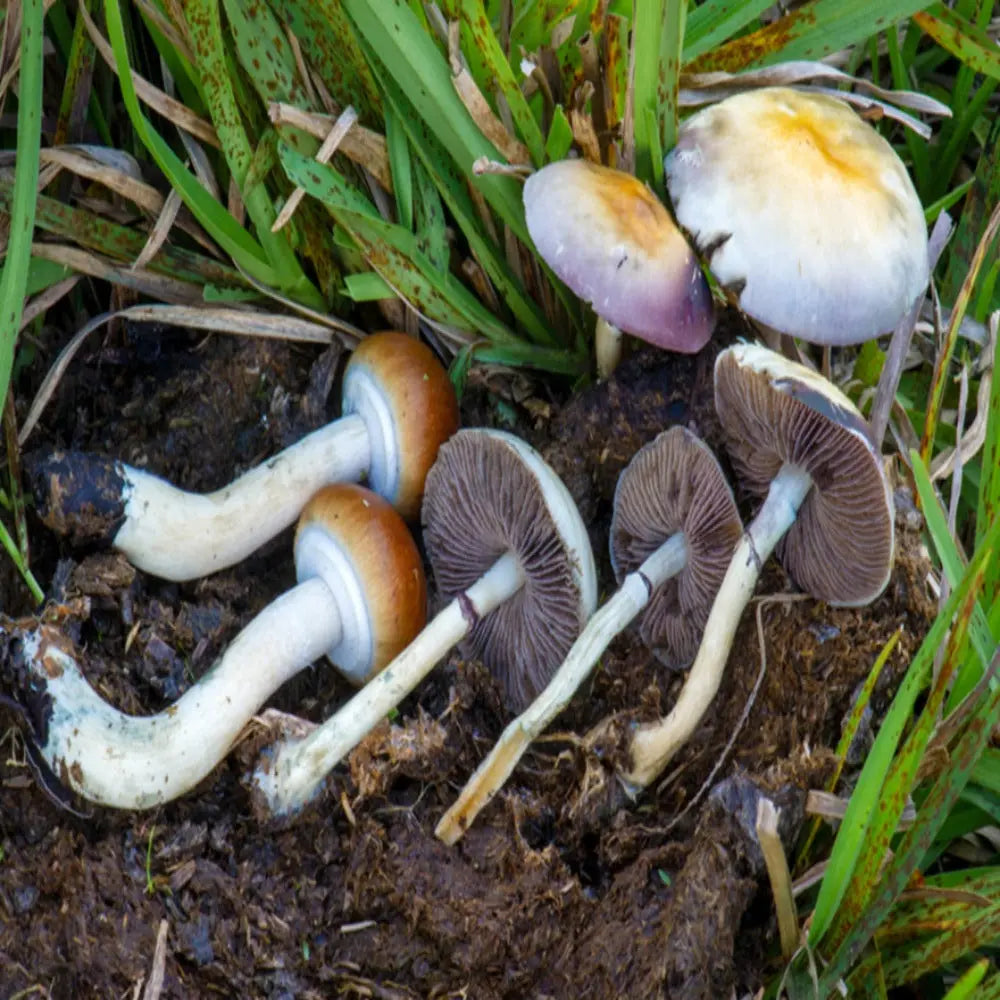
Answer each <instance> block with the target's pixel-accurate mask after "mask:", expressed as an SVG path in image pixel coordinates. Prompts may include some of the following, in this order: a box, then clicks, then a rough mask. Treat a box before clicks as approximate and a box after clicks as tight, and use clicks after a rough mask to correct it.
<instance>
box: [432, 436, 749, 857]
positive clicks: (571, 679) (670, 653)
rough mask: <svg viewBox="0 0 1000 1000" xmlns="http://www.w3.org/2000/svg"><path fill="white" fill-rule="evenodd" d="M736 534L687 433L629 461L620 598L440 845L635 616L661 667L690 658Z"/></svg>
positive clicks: (469, 796)
mask: <svg viewBox="0 0 1000 1000" xmlns="http://www.w3.org/2000/svg"><path fill="white" fill-rule="evenodd" d="M741 530H742V526H741V524H740V517H739V513H738V512H737V510H736V501H735V500H734V499H733V494H732V491H731V490H730V488H729V485H728V483H727V482H726V479H725V476H724V475H723V474H722V470H721V469H720V468H719V463H718V462H717V461H716V459H715V456H714V455H713V454H712V453H711V451H709V449H708V448H707V447H706V446H705V444H704V443H703V442H702V441H701V440H700V439H699V438H698V437H696V436H695V435H694V434H692V433H691V432H690V431H688V430H685V429H684V428H681V427H673V428H671V429H670V430H667V431H664V432H663V433H662V434H660V435H659V436H658V437H656V438H655V439H654V440H653V441H651V442H650V443H649V444H647V445H645V446H644V447H643V448H641V449H640V450H639V451H638V452H637V453H636V454H635V456H634V457H633V459H632V461H631V462H630V463H629V464H628V466H627V467H626V469H625V471H624V472H623V473H622V475H621V478H620V479H619V480H618V486H617V488H616V490H615V499H614V513H613V515H612V520H611V564H612V567H613V569H614V572H615V578H616V579H617V581H618V583H619V585H620V589H619V590H618V591H617V592H616V593H615V594H614V596H613V597H611V598H610V599H609V600H608V602H607V603H606V604H605V605H604V607H602V608H601V609H600V610H599V611H598V612H597V613H596V614H595V615H594V616H593V617H592V618H591V619H590V621H589V622H588V623H587V626H586V628H584V630H583V632H581V634H580V636H579V638H578V639H577V641H576V642H575V643H574V644H573V648H572V649H571V650H570V651H569V655H568V656H567V657H566V659H565V660H564V661H563V663H562V666H560V667H559V669H558V670H557V671H556V673H555V675H554V676H553V678H552V680H551V681H549V684H548V687H546V689H545V690H544V691H543V692H542V693H541V695H539V697H538V698H536V699H535V701H534V702H532V704H531V706H530V707H529V708H528V709H527V711H525V712H524V713H523V714H521V715H520V716H518V717H517V718H516V719H515V720H514V721H513V722H511V723H510V725H508V726H507V728H506V729H505V730H504V732H503V735H502V736H501V737H500V740H499V742H498V743H497V744H496V746H495V747H494V748H493V750H492V751H491V752H490V754H489V756H488V757H486V759H485V760H484V761H483V762H482V764H481V765H480V766H479V768H478V769H477V770H476V772H475V774H473V775H472V777H471V778H470V779H469V781H468V782H467V783H466V785H465V787H464V788H463V789H462V792H461V794H460V795H459V797H458V799H457V800H456V801H455V803H454V804H453V805H452V806H451V808H450V809H449V810H448V811H447V812H446V813H445V814H444V816H443V817H442V818H441V821H440V823H438V826H437V829H436V831H435V833H436V834H437V836H438V837H439V838H440V839H441V840H443V841H444V842H445V843H446V844H454V843H455V841H456V840H458V839H459V838H460V837H461V836H462V834H463V833H464V832H465V831H466V830H467V829H468V828H469V826H470V825H471V823H472V822H473V820H474V819H475V818H476V816H477V815H478V814H479V812H480V811H481V810H482V808H483V807H484V806H485V805H486V804H487V803H488V802H489V801H490V800H491V799H492V798H493V796H494V795H496V793H497V792H498V791H499V790H500V788H501V787H503V784H504V782H505V781H506V780H507V778H509V777H510V775H511V774H512V773H513V770H514V767H515V766H516V765H517V762H518V761H519V760H520V759H521V756H522V754H523V753H524V752H525V750H527V749H528V745H529V744H530V743H531V741H532V740H534V739H535V738H536V737H538V736H539V735H540V734H541V733H542V732H543V731H544V730H545V728H546V727H547V726H548V725H549V723H550V722H551V721H552V720H553V719H554V718H555V717H556V715H558V714H559V712H561V711H562V710H563V709H564V708H565V707H566V705H567V704H568V703H569V700H570V698H572V696H573V694H574V692H575V691H576V690H577V688H578V687H579V686H580V685H581V684H582V683H583V681H584V680H585V679H586V677H587V676H588V674H589V673H590V671H591V669H592V668H593V665H594V664H595V663H596V662H597V660H598V659H599V658H600V655H601V653H603V652H604V650H605V649H606V648H607V646H608V644H609V643H610V642H611V640H612V639H614V637H615V636H616V635H617V634H618V633H619V632H620V631H621V630H622V629H623V628H625V626H626V625H628V623H629V622H631V621H632V620H633V619H634V618H635V616H636V615H638V614H639V613H640V612H643V617H642V623H641V627H640V634H641V635H642V638H643V640H644V641H645V642H646V644H647V645H648V646H650V647H652V648H653V649H654V650H655V651H656V652H657V655H659V656H660V657H661V658H662V659H666V660H667V661H668V662H670V663H671V664H680V663H684V662H686V661H689V660H690V659H691V657H692V656H694V653H695V650H696V649H697V648H698V641H699V639H700V637H701V629H702V627H703V626H704V624H705V619H706V618H707V617H708V611H709V608H710V607H711V605H712V599H713V597H714V596H715V592H716V590H717V589H718V587H719V584H720V583H721V582H722V577H723V575H724V574H725V571H726V567H727V566H728V565H729V560H730V558H731V556H732V554H733V549H734V548H735V546H736V543H737V541H738V540H739V537H740V533H741ZM644 609H645V610H644Z"/></svg>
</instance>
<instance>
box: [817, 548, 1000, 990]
mask: <svg viewBox="0 0 1000 1000" xmlns="http://www.w3.org/2000/svg"><path fill="white" fill-rule="evenodd" d="M988 537H990V540H991V541H993V542H995V541H996V540H997V539H998V538H1000V532H994V531H992V530H991V532H990V536H988ZM992 553H993V549H992V548H991V547H986V548H984V549H983V550H982V551H981V552H977V555H976V558H975V559H974V560H973V564H975V563H977V562H981V561H982V559H983V557H985V556H992ZM938 620H939V621H940V620H941V619H940V617H939V619H938ZM935 624H937V623H935ZM998 661H1000V652H998V655H997V657H996V658H994V661H993V662H992V663H991V669H993V670H995V669H996V667H997V664H998ZM998 722H1000V686H994V687H993V689H992V690H990V691H988V693H987V694H986V695H985V696H984V698H983V699H982V700H981V702H980V704H979V705H978V706H977V709H976V712H975V714H974V715H973V717H972V718H971V719H970V721H969V723H968V724H967V725H966V727H965V729H964V730H963V731H962V734H961V736H960V738H959V739H958V742H957V744H956V746H955V748H954V750H953V751H952V754H951V767H950V768H949V769H948V770H947V771H945V772H944V773H942V774H941V775H939V776H938V778H937V779H936V780H935V782H934V784H933V785H932V787H931V789H930V791H929V793H928V795H927V798H926V799H925V800H924V802H923V804H922V806H921V808H920V811H919V812H918V814H917V820H916V821H915V822H914V823H913V825H912V826H911V827H910V828H909V829H908V830H907V831H906V832H905V833H904V834H903V836H902V839H901V841H900V843H899V845H898V846H897V849H896V853H895V856H894V859H893V861H892V863H891V864H890V865H889V867H888V869H887V870H886V873H885V875H884V876H883V878H882V881H881V883H880V885H879V889H878V891H877V893H876V894H875V896H874V897H873V899H872V901H871V904H870V905H869V907H868V908H867V910H866V912H865V914H864V916H863V918H862V919H861V920H859V921H858V922H857V923H856V924H855V926H854V927H853V928H852V929H851V931H850V933H849V934H848V936H847V937H846V938H845V940H844V942H843V944H842V945H841V946H840V948H838V950H837V951H836V952H835V953H834V955H833V956H832V958H831V959H830V963H829V965H828V966H827V967H826V968H825V969H824V971H823V974H822V977H821V979H820V995H821V996H826V995H827V993H828V992H829V991H832V990H833V989H835V988H836V983H837V982H838V980H839V979H840V978H841V977H842V976H843V975H844V973H845V972H846V970H847V969H848V968H850V966H851V964H852V963H853V962H854V961H856V960H857V957H858V956H859V955H860V954H861V951H862V950H863V949H864V947H865V946H866V944H867V943H868V942H869V941H870V940H871V937H872V935H873V934H874V932H875V930H876V929H877V928H878V927H879V926H880V925H881V924H882V923H883V922H884V920H885V918H886V915H887V913H888V911H889V908H890V907H891V906H892V905H893V903H894V902H895V901H896V900H897V899H898V898H899V895H900V893H901V892H902V891H903V890H904V889H905V888H906V886H907V884H908V883H909V881H910V879H911V878H912V876H913V874H914V873H915V872H916V871H917V870H918V866H919V864H920V862H921V859H922V858H923V857H924V855H925V854H926V852H927V850H928V849H929V848H930V846H931V844H932V843H933V841H934V838H935V836H936V834H937V831H938V830H939V828H940V827H941V825H942V824H943V823H944V821H945V820H946V819H947V817H948V815H949V813H950V812H951V810H952V808H953V807H954V805H955V803H956V802H957V801H958V798H959V796H960V795H961V793H962V790H963V789H964V788H965V785H966V783H967V782H968V780H969V778H970V777H971V775H972V772H973V769H974V767H975V764H976V761H977V760H978V759H979V757H980V756H981V755H982V752H983V750H984V748H985V747H986V746H987V745H988V744H989V741H990V738H991V734H992V732H993V730H994V727H995V726H996V725H997V724H998Z"/></svg>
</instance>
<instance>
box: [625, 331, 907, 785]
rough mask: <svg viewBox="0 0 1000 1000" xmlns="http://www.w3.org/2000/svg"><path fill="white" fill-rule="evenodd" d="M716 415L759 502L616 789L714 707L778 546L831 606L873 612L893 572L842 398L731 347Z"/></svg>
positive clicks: (862, 433) (867, 471) (876, 467)
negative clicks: (690, 657)
mask: <svg viewBox="0 0 1000 1000" xmlns="http://www.w3.org/2000/svg"><path fill="white" fill-rule="evenodd" d="M715 406H716V410H717V412H718V415H719V420H720V422H721V423H722V427H723V430H724V431H725V433H726V437H727V443H728V447H729V451H730V455H731V457H732V461H733V465H734V466H735V468H736V469H737V471H738V473H739V474H740V476H741V477H743V479H744V482H745V483H746V485H747V487H748V488H749V489H750V490H752V491H753V492H756V493H759V494H766V496H765V500H764V503H763V505H762V506H761V508H760V510H759V511H758V512H757V516H756V517H755V518H754V520H753V521H752V522H751V523H750V524H749V525H748V527H747V529H746V531H745V532H744V533H743V538H742V539H741V540H740V543H739V545H738V546H737V548H736V552H735V554H734V556H733V559H732V562H731V563H730V564H729V567H728V569H727V570H726V575H725V578H724V579H723V581H722V585H721V586H720V588H719V591H718V593H717V595H716V597H715V601H714V603H713V605H712V610H711V612H710V613H709V616H708V621H707V622H706V624H705V632H704V637H703V639H702V642H701V645H700V647H699V648H698V655H697V656H696V657H695V661H694V664H693V665H692V667H691V671H690V673H689V674H688V677H687V680H686V681H685V684H684V686H683V688H682V689H681V692H680V694H679V696H678V698H677V702H676V704H675V705H674V707H673V709H672V710H671V711H670V713H669V715H667V716H666V717H664V718H663V719H660V720H659V721H657V722H654V723H649V724H646V725H642V726H640V727H639V728H638V729H637V730H636V731H635V733H634V734H633V738H632V745H631V750H630V752H631V768H630V771H629V773H628V774H627V775H626V776H625V777H626V779H627V780H628V781H629V782H631V783H632V784H633V785H634V786H636V787H645V786H646V785H648V784H649V783H650V782H651V781H652V780H653V779H654V778H655V777H656V776H657V775H658V774H659V773H660V772H661V771H662V769H663V767H664V766H665V765H666V764H667V762H668V761H669V760H670V759H671V757H673V755H674V754H675V753H676V752H677V750H678V749H679V748H680V747H681V746H682V745H683V744H684V742H685V741H686V740H687V738H688V737H689V736H690V735H691V733H692V732H694V730H695V728H696V727H697V725H698V723H699V722H700V720H701V718H702V716H703V715H704V713H705V711H706V709H707V708H708V705H709V704H710V702H711V700H712V698H714V697H715V693H716V691H718V688H719V683H720V681H721V679H722V674H723V670H724V668H725V664H726V659H727V658H728V656H729V650H730V647H731V646H732V642H733V637H734V635H735V633H736V627H737V625H738V624H739V620H740V617H741V615H742V612H743V609H744V608H745V607H746V605H747V603H748V602H749V600H750V598H751V596H752V594H753V591H754V587H755V586H756V583H757V578H758V576H759V575H760V571H761V567H762V566H763V564H764V563H765V562H766V560H767V558H768V556H770V554H771V553H772V552H773V551H774V549H775V547H776V546H778V547H779V551H780V554H781V557H782V559H783V562H784V564H785V566H786V568H787V569H788V571H789V572H790V573H791V575H792V577H793V578H794V579H795V581H796V582H797V583H798V584H799V586H801V587H804V588H805V589H807V590H808V591H809V592H810V593H812V594H813V596H815V597H818V598H820V599H822V600H825V601H827V602H829V603H831V604H840V605H848V606H855V605H862V604H867V603H869V602H870V601H873V600H874V599H875V598H876V597H877V596H878V595H879V594H880V593H881V592H882V590H883V589H884V588H885V586H886V584H887V583H888V581H889V574H890V571H891V569H892V555H893V506H892V494H891V492H890V490H889V486H888V483H887V482H886V478H885V474H884V472H883V469H882V459H881V456H880V455H879V453H878V451H877V450H876V448H875V445H874V444H873V443H872V440H871V437H870V433H869V431H868V426H867V424H866V423H865V420H864V418H863V417H862V416H861V414H860V413H859V412H858V410H857V409H856V408H855V406H854V404H853V403H852V402H851V401H850V400H849V399H848V398H847V396H845V395H844V394H843V393H842V392H841V391H840V390H839V389H838V388H837V387H836V386H834V385H833V384H831V383H830V382H827V381H826V379H824V378H821V377H820V376H819V375H817V374H816V373H815V372H813V371H811V370H810V369H808V368H806V367H804V366H803V365H799V364H796V363H795V362H792V361H788V360H786V359H785V358H783V357H782V356H781V355H780V354H776V353H775V352H774V351H770V350H768V349H767V348H765V347H760V346H758V345H756V344H737V345H735V346H733V347H730V348H728V349H727V350H725V351H723V352H722V353H721V354H720V355H719V357H718V359H717V360H716V365H715Z"/></svg>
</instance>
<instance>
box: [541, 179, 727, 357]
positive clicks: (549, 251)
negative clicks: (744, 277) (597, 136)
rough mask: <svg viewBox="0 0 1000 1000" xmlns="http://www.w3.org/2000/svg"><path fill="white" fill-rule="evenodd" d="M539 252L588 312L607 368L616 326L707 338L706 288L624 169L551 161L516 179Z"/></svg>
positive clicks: (652, 202) (682, 242)
mask: <svg viewBox="0 0 1000 1000" xmlns="http://www.w3.org/2000/svg"><path fill="white" fill-rule="evenodd" d="M524 210H525V221H526V223H527V226H528V232H529V233H530V235H531V238H532V240H533V241H534V243H535V247H536V248H537V250H538V252H539V254H541V256H542V259H543V260H544V261H545V263H546V264H548V265H549V267H551V268H552V270H553V271H554V272H555V273H556V274H557V275H558V277H559V278H560V279H561V280H562V281H563V282H565V284H566V285H567V286H568V287H569V288H570V289H571V290H572V291H573V292H575V293H576V294H577V295H579V296H580V298H582V299H583V300H584V301H586V302H588V303H590V305H591V306H592V307H593V309H594V312H595V313H596V314H597V317H598V326H597V332H596V345H597V364H598V371H599V373H600V374H601V375H607V374H609V372H610V370H611V369H613V368H614V366H615V363H616V362H617V358H618V354H619V353H620V346H619V343H618V342H619V340H620V337H621V331H625V332H626V333H631V334H634V335H635V336H636V337H639V338H641V339H642V340H645V341H648V342H649V343H651V344H655V345H656V346H657V347H663V348H665V349H666V350H669V351H680V352H682V353H686V354H691V353H694V352H695V351H699V350H701V348H702V347H704V346H705V344H706V343H707V342H708V338H709V337H710V336H711V334H712V327H713V325H714V313H713V309H712V295H711V292H710V291H709V288H708V284H707V282H706V281H705V276H704V275H703V274H702V273H701V268H700V267H699V265H698V260H697V258H696V257H695V255H694V253H693V252H692V250H691V248H690V247H689V246H688V243H687V240H686V239H685V238H684V236H683V234H682V233H681V232H680V230H679V229H678V228H677V226H676V225H675V224H674V221H673V219H671V218H670V214H669V213H668V212H667V210H666V209H665V208H664V207H663V205H662V204H661V203H660V202H659V201H658V200H657V198H656V197H655V195H654V194H653V193H652V192H651V191H650V190H649V188H647V187H646V186H645V185H644V184H642V183H640V182H639V181H638V180H636V178H635V177H633V176H632V175H631V174H627V173H625V172H624V171H621V170H612V169H610V168H609V167H602V166H599V165H597V164H595V163H590V162H588V161H587V160H559V161H557V162H556V163H550V164H549V165H548V166H545V167H542V169H541V170H539V171H537V172H536V173H534V174H532V175H531V176H530V177H529V178H528V179H527V181H526V182H525V185H524Z"/></svg>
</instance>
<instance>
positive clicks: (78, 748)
mask: <svg viewBox="0 0 1000 1000" xmlns="http://www.w3.org/2000/svg"><path fill="white" fill-rule="evenodd" d="M295 565H296V575H297V577H298V580H299V583H298V585H297V586H295V587H294V588H292V589H291V590H289V591H288V592H286V593H284V594H282V595H281V596H280V597H278V598H277V599H276V600H274V601H272V602H271V603H270V604H269V605H268V606H267V607H266V608H264V610H263V611H261V612H260V614H259V615H257V617H256V618H254V620H253V621H252V622H250V624H249V625H247V626H246V628H244V629H243V631H242V632H240V634H239V635H238V636H237V637H236V638H235V639H234V640H233V641H232V643H230V645H229V648H228V649H227V650H226V651H225V652H224V653H223V654H222V656H221V657H219V659H218V660H217V661H216V663H215V664H214V665H213V666H212V668H211V669H210V670H208V671H207V672H206V673H205V674H204V676H203V677H202V678H201V679H200V680H199V681H198V682H197V683H196V684H195V685H194V686H193V687H191V688H190V689H189V690H188V691H186V692H185V693H184V694H183V695H182V696H181V697H180V698H179V699H178V700H177V701H176V702H174V703H173V704H172V705H170V706H169V707H168V708H166V709H164V710H163V711H162V712H160V713H158V714H157V715H151V716H143V717H136V716H131V715H125V714H124V713H122V712H120V711H118V709H116V708H114V707H113V706H112V705H109V704H108V703H107V702H106V701H105V700H104V699H103V698H101V696H100V695H99V694H98V693H97V692H96V691H95V690H94V689H93V688H92V687H91V686H90V684H89V683H88V682H87V679H86V676H85V675H84V673H83V671H82V670H81V668H80V666H79V664H78V663H77V655H76V653H75V651H74V650H73V649H72V646H71V644H70V642H69V640H68V639H67V638H66V636H65V635H64V634H62V633H61V632H60V631H59V630H58V629H55V628H53V627H52V626H48V625H42V626H40V627H39V628H37V629H35V630H33V631H31V632H26V633H22V634H21V636H20V653H19V657H18V659H19V661H20V662H19V670H18V673H19V675H20V678H19V679H20V683H21V686H22V688H23V690H24V692H25V700H26V701H27V702H28V705H29V709H30V710H31V711H32V714H33V716H34V725H35V736H36V738H37V740H38V744H37V746H38V751H39V753H40V755H41V757H42V759H43V760H44V761H45V762H46V764H47V765H48V766H49V768H51V770H52V771H53V772H54V773H55V774H57V775H58V776H59V777H60V778H61V780H63V781H64V782H65V783H66V784H68V785H69V787H70V788H72V789H73V791H75V792H76V793H77V794H79V795H82V796H83V797H84V798H86V799H89V800H90V801H92V802H98V803H100V804H102V805H106V806H113V807H115V808H118V809H148V808H151V807H153V806H158V805H162V804H163V803H164V802H169V801H171V800H172V799H175V798H177V797H178V796H179V795H182V794H184V793H185V792H187V791H188V790H190V789H191V788H193V787H194V786H195V785H196V784H197V783H198V782H199V781H201V779H202V778H204V777H205V775H207V774H208V773H209V772H210V771H211V770H212V768H214V767H215V766H216V764H217V763H218V762H219V761H220V760H222V758H223V757H224V756H225V755H226V753H228V752H229V749H230V747H231V746H232V744H233V741H234V740H235V739H236V738H237V737H238V736H239V734H240V732H241V731H242V730H243V728H244V726H246V724H247V723H248V722H249V721H250V719H251V718H252V717H253V715H254V713H255V712H256V711H257V710H258V709H259V708H260V706H261V705H262V704H263V703H264V702H265V701H266V700H267V699H268V698H269V697H270V696H271V695H272V694H273V693H274V692H275V691H276V690H277V689H278V688H279V687H281V685H282V684H284V683H285V682H286V681H287V680H288V679H289V678H290V677H292V676H293V675H294V674H296V673H298V672H299V671H300V670H304V669H305V668H306V667H308V666H309V665H310V664H311V663H313V662H314V661H315V660H316V659H318V658H319V657H320V656H323V655H324V654H325V655H326V656H327V657H328V658H329V659H330V661H331V662H332V663H333V664H334V665H335V666H336V667H337V669H338V670H340V672H341V673H343V674H344V675H345V676H347V677H348V678H349V679H351V680H352V681H354V683H362V682H363V681H365V680H367V679H368V678H369V677H371V676H372V675H373V674H375V673H377V672H378V671H379V670H381V668H382V667H383V666H385V664H386V663H387V662H388V661H390V660H391V659H392V658H393V657H394V656H395V655H396V654H397V653H398V652H399V651H400V650H401V649H403V648H404V647H405V646H406V644H407V643H408V642H410V641H411V640H412V638H413V637H414V635H416V634H417V632H418V631H419V629H420V628H421V627H422V626H423V624H424V621H425V620H426V612H427V589H426V583H425V580H424V573H423V567H422V565H421V562H420V554H419V552H418V551H417V547H416V544H415V543H414V541H413V538H412V536H411V535H410V533H409V530H408V529H407V527H406V525H405V524H404V523H403V521H402V520H401V519H400V517H399V515H398V514H397V513H396V512H395V511H394V510H393V508H392V507H391V506H390V505H389V503H388V502H387V501H385V500H383V499H382V498H381V497H380V496H378V495H377V494H375V493H372V492H371V490H367V489H365V488H364V487H361V486H356V485H353V484H349V483H338V484H335V485H331V486H327V487H325V488H324V489H323V490H321V491H320V492H319V493H318V494H317V495H316V496H315V497H314V498H313V499H312V500H311V501H310V502H309V504H308V505H307V507H306V509H305V510H304V511H303V514H302V518H301V520H300V523H299V529H298V532H297V534H296V537H295Z"/></svg>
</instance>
